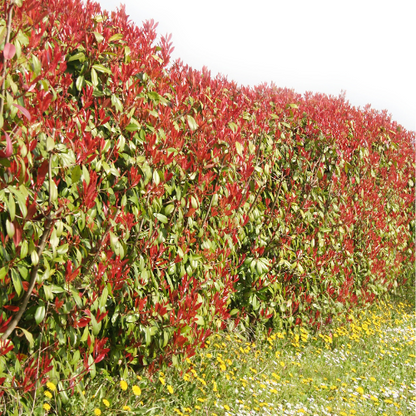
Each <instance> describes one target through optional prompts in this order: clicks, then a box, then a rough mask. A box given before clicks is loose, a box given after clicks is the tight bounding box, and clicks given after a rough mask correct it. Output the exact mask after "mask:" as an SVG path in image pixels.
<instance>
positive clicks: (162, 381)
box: [159, 377, 166, 385]
mask: <svg viewBox="0 0 416 416" xmlns="http://www.w3.org/2000/svg"><path fill="white" fill-rule="evenodd" d="M159 381H160V382H161V383H162V385H165V384H166V382H165V379H164V378H163V377H159Z"/></svg>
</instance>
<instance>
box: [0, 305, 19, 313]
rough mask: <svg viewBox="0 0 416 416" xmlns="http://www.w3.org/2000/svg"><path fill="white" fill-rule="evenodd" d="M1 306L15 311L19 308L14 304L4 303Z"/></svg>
mask: <svg viewBox="0 0 416 416" xmlns="http://www.w3.org/2000/svg"><path fill="white" fill-rule="evenodd" d="M3 308H4V309H7V310H8V311H11V312H17V311H18V310H19V307H18V306H16V305H5V306H3Z"/></svg>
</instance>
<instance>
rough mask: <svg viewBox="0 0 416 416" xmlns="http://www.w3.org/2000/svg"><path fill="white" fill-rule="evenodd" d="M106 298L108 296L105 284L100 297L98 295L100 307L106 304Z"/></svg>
mask: <svg viewBox="0 0 416 416" xmlns="http://www.w3.org/2000/svg"><path fill="white" fill-rule="evenodd" d="M107 298H108V289H107V286H105V287H104V289H103V293H102V294H101V297H100V308H104V307H105V305H106V304H107Z"/></svg>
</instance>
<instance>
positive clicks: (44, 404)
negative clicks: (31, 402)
mask: <svg viewBox="0 0 416 416" xmlns="http://www.w3.org/2000/svg"><path fill="white" fill-rule="evenodd" d="M43 408H44V409H45V410H46V411H47V412H49V410H51V406H50V404H49V403H43Z"/></svg>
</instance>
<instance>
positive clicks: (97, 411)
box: [94, 408, 101, 416]
mask: <svg viewBox="0 0 416 416" xmlns="http://www.w3.org/2000/svg"><path fill="white" fill-rule="evenodd" d="M94 415H95V416H100V415H101V410H100V409H98V408H95V409H94Z"/></svg>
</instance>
